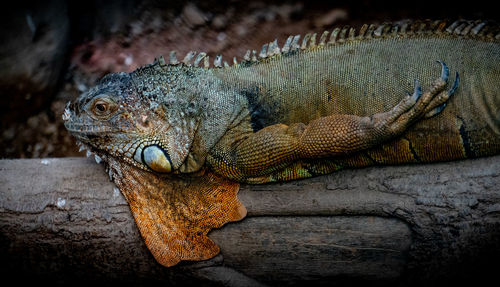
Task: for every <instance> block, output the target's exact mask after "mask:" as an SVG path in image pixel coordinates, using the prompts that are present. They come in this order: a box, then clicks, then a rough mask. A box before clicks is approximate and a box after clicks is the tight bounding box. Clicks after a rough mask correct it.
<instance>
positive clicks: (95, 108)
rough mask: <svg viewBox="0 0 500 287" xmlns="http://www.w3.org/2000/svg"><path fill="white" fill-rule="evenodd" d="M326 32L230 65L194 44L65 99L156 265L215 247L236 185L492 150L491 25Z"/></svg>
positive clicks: (496, 47) (494, 77)
mask: <svg viewBox="0 0 500 287" xmlns="http://www.w3.org/2000/svg"><path fill="white" fill-rule="evenodd" d="M331 35H332V37H331V38H328V37H327V36H328V35H326V34H323V35H322V36H321V38H320V40H319V42H318V41H316V36H315V35H312V36H311V35H306V37H305V41H304V42H303V44H302V45H300V43H298V41H295V40H294V38H290V39H289V41H287V43H285V45H284V46H283V47H282V48H281V49H280V48H279V47H278V46H277V44H276V42H273V43H271V44H269V45H265V46H264V48H263V50H262V51H261V53H259V59H257V57H256V54H257V53H254V54H253V55H252V53H248V54H247V55H246V56H245V61H244V62H242V63H240V64H235V65H233V66H231V67H226V68H221V67H220V66H222V62H221V61H220V58H217V59H216V60H215V62H214V65H215V66H216V67H217V68H207V67H206V68H200V67H197V64H199V63H200V62H202V61H205V60H206V59H208V58H207V57H205V55H204V54H199V55H198V56H197V57H196V59H194V54H188V55H187V57H186V58H185V59H184V61H183V63H178V61H177V59H176V58H175V57H174V56H171V59H170V64H166V63H165V61H164V60H163V58H160V60H159V61H157V62H155V63H154V64H152V65H149V66H146V67H143V68H140V69H138V70H137V71H135V72H133V73H130V74H125V73H120V74H112V75H108V76H106V77H104V78H103V79H102V80H101V81H100V82H99V83H98V85H97V86H96V87H94V88H92V89H91V90H89V91H88V92H87V93H85V94H84V95H82V96H81V97H80V98H79V99H78V100H77V101H75V102H74V103H72V104H70V105H69V106H68V108H67V109H66V111H65V114H64V115H63V118H64V119H65V125H66V127H67V128H68V130H69V131H70V132H71V133H72V134H73V135H74V136H75V137H76V138H77V139H78V141H79V143H80V144H81V145H82V146H83V147H86V148H89V149H91V150H92V151H93V152H95V153H96V154H97V155H98V156H99V158H101V159H103V160H104V162H105V163H106V165H107V167H108V171H109V174H110V177H111V178H112V179H113V180H114V182H115V183H116V184H117V186H118V187H119V188H120V190H121V191H122V193H123V194H124V195H125V197H126V198H127V201H128V202H129V204H130V207H131V210H132V213H133V215H134V217H135V220H136V222H137V224H138V226H139V229H140V231H141V234H142V236H143V237H144V239H145V242H146V244H147V246H148V248H149V249H150V250H151V252H152V253H153V255H154V256H155V258H156V259H157V260H158V261H159V262H160V263H161V264H163V265H165V266H172V265H175V264H177V263H178V262H179V261H180V260H203V259H207V258H211V257H213V256H215V254H217V253H218V252H219V249H218V247H217V246H216V245H215V244H214V243H213V242H212V241H211V240H210V239H209V238H208V237H207V236H206V234H207V233H208V231H209V230H210V229H212V228H216V227H220V226H222V225H223V224H225V223H227V222H230V221H235V220H240V219H242V218H243V217H244V216H245V214H246V210H245V208H244V207H243V205H242V204H241V203H240V202H239V201H238V199H237V198H236V193H237V191H238V187H239V184H238V182H249V183H264V182H273V181H285V180H293V179H299V178H306V177H311V176H315V175H318V174H325V173H329V172H332V171H335V170H338V169H341V168H345V167H362V166H367V165H373V164H396V163H412V162H417V163H418V162H433V161H445V160H454V159H462V158H468V157H479V156H488V155H493V154H497V153H499V152H500V97H498V91H499V88H500V68H499V67H498V63H499V62H500V61H499V60H500V43H499V40H498V38H499V36H498V35H499V34H498V27H497V26H488V25H484V24H482V23H480V22H456V23H453V24H451V25H446V24H445V23H444V22H439V21H438V22H429V23H410V24H408V23H406V24H405V23H402V24H399V25H393V26H391V25H382V26H378V27H375V26H363V28H361V29H360V31H359V32H358V34H357V35H356V33H355V31H354V30H347V29H344V30H334V31H333V32H332V33H331ZM193 59H194V63H195V65H194V66H193V65H191V62H192V60H193ZM436 61H439V63H440V64H441V72H440V73H439V69H438V68H439V65H438V64H437V63H436ZM207 63H208V62H207ZM448 66H449V67H450V68H448ZM450 69H451V74H452V75H456V76H455V79H454V81H450V80H449V75H450ZM416 80H418V81H416ZM419 81H420V82H421V83H422V84H420V83H419ZM412 89H413V93H412V94H411V95H407V93H406V91H407V90H412Z"/></svg>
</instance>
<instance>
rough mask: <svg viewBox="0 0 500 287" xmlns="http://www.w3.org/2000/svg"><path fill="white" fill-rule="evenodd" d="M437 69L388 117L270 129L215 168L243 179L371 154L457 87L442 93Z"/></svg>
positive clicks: (329, 119)
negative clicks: (303, 162) (304, 162)
mask: <svg viewBox="0 0 500 287" xmlns="http://www.w3.org/2000/svg"><path fill="white" fill-rule="evenodd" d="M440 63H441V65H442V71H441V76H440V77H439V78H438V79H436V80H435V81H434V83H433V84H432V85H431V87H430V89H429V90H428V91H427V92H425V93H423V94H422V91H421V87H420V85H419V83H418V81H416V82H415V90H414V92H413V95H408V97H406V98H404V99H403V100H401V102H399V103H398V104H397V105H396V106H395V107H394V108H392V109H391V110H390V111H388V112H383V113H378V114H374V115H372V116H369V117H360V116H355V115H331V116H326V117H321V118H318V119H316V120H314V121H311V122H310V123H309V124H308V125H305V124H302V123H298V124H293V125H289V126H288V125H284V124H276V125H272V126H269V127H266V128H264V129H262V130H260V131H258V132H256V133H254V134H252V135H250V136H249V137H247V138H246V139H245V140H242V141H240V142H239V143H238V144H237V145H234V146H232V147H231V148H232V150H231V152H230V154H229V155H225V156H223V157H224V159H223V161H222V163H221V162H219V164H216V165H215V169H216V170H217V169H219V170H220V168H222V169H223V172H224V174H227V175H230V176H231V177H233V178H235V179H243V178H248V177H255V176H261V175H265V174H268V173H270V172H273V171H276V170H279V169H281V168H283V167H285V166H287V165H288V164H290V163H291V162H293V161H295V160H298V159H309V158H320V157H334V156H338V155H345V154H349V153H353V152H357V151H360V150H364V149H368V148H371V147H373V146H375V145H378V144H381V143H383V142H385V141H388V140H390V139H392V138H394V137H397V136H398V135H401V134H402V133H403V132H404V131H405V130H406V129H408V127H410V126H411V125H412V124H413V123H415V122H416V121H418V120H420V119H422V118H426V117H430V116H433V115H435V114H437V113H439V112H440V111H441V110H442V109H443V108H444V105H445V103H446V101H447V100H448V99H449V97H450V96H451V95H452V94H453V93H454V91H455V90H456V88H457V86H458V80H459V79H458V74H457V79H456V81H455V83H454V85H453V87H452V88H451V89H450V90H449V91H445V87H446V85H447V82H448V76H449V71H448V68H447V67H446V65H445V64H444V63H442V62H440Z"/></svg>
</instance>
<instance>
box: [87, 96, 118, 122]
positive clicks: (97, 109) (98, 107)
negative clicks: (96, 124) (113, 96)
mask: <svg viewBox="0 0 500 287" xmlns="http://www.w3.org/2000/svg"><path fill="white" fill-rule="evenodd" d="M91 110H92V113H93V114H94V115H95V116H97V117H99V118H103V117H107V116H110V115H111V114H112V113H114V112H115V111H116V110H117V105H116V103H115V102H113V101H112V100H110V99H108V98H98V99H96V100H95V101H94V102H93V103H92V107H91Z"/></svg>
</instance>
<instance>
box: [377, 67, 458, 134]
mask: <svg viewBox="0 0 500 287" xmlns="http://www.w3.org/2000/svg"><path fill="white" fill-rule="evenodd" d="M438 63H440V64H441V76H440V77H439V78H438V79H436V80H435V81H434V82H433V83H432V84H431V87H430V89H429V91H427V92H425V93H422V88H421V86H420V83H419V82H418V81H417V80H415V89H414V91H413V94H412V95H410V94H408V97H406V98H405V99H403V100H401V102H399V103H398V104H397V105H396V106H395V107H394V108H392V110H390V111H389V112H387V113H381V114H375V115H373V117H372V120H373V121H374V125H375V127H376V128H377V129H378V130H383V131H386V132H388V133H389V134H392V135H396V134H400V133H402V132H403V131H405V130H406V129H407V128H408V127H409V126H410V125H411V124H412V123H414V122H416V121H417V120H419V119H422V118H430V117H432V116H435V115H437V114H439V113H440V112H441V111H442V110H443V109H444V108H445V107H446V102H447V101H448V99H449V98H450V97H451V96H452V95H453V94H454V93H455V91H456V90H457V88H458V85H459V83H460V78H459V75H458V72H457V73H456V78H455V82H454V83H453V85H452V87H451V88H450V89H449V90H446V86H447V84H448V78H449V75H450V71H449V69H448V67H447V66H446V64H445V63H444V62H442V61H438Z"/></svg>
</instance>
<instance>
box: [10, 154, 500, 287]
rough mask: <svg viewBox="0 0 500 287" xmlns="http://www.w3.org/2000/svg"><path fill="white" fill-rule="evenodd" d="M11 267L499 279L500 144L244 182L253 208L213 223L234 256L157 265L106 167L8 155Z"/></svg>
mask: <svg viewBox="0 0 500 287" xmlns="http://www.w3.org/2000/svg"><path fill="white" fill-rule="evenodd" d="M0 188H1V190H0V261H1V264H2V266H1V267H2V268H1V270H2V271H1V272H2V273H3V274H1V275H2V276H4V277H3V278H15V280H18V282H19V281H20V282H23V281H27V280H30V279H35V280H37V282H42V281H47V282H56V283H63V284H68V283H74V282H80V283H82V284H88V283H97V282H98V283H99V284H103V283H107V282H108V283H128V284H130V283H137V284H150V283H151V284H157V283H169V284H173V283H178V284H180V285H186V284H189V283H192V284H200V283H203V284H205V285H206V284H210V285H214V286H220V285H225V286H259V285H260V286H263V285H300V284H303V283H315V284H327V283H328V284H330V283H337V284H340V285H343V284H345V285H350V284H352V283H353V282H365V283H366V282H367V281H369V282H370V284H374V283H376V285H379V284H380V285H383V284H384V285H385V284H388V283H398V284H401V283H403V284H407V283H413V284H420V283H429V282H432V283H436V284H437V283H440V282H446V283H450V282H462V283H463V282H464V280H469V279H470V280H473V281H474V282H476V283H477V279H478V277H480V278H483V279H484V278H493V277H494V276H495V275H496V274H495V268H494V266H495V265H494V264H493V263H492V262H494V261H493V259H495V260H496V258H498V255H500V243H499V241H500V240H498V238H499V235H500V216H499V215H500V156H494V157H489V158H481V159H475V160H466V161H458V162H450V163H437V164H427V165H405V166H388V167H372V168H364V169H358V170H345V171H340V172H337V173H335V174H331V175H328V176H322V177H317V178H312V179H308V180H300V181H294V182H288V183H281V184H267V185H253V186H251V185H243V186H242V187H241V190H240V193H239V197H240V199H241V201H242V202H243V203H244V205H245V206H246V207H247V209H248V217H247V218H246V219H244V220H243V221H241V222H237V223H231V224H228V225H226V226H224V227H223V228H221V229H218V230H214V231H212V232H211V233H210V234H209V236H210V237H211V238H212V239H213V240H214V241H216V242H217V244H219V246H220V247H221V250H222V252H221V255H219V256H217V257H216V258H214V259H211V260H208V261H205V262H195V263H193V262H186V263H182V264H180V265H178V266H175V267H172V268H165V267H162V266H161V265H159V264H158V263H156V261H155V260H154V258H153V257H152V256H151V254H150V253H149V251H148V250H147V248H146V246H145V245H144V243H143V241H142V240H141V237H140V235H139V232H138V230H137V228H136V226H135V223H134V221H133V218H132V216H131V214H130V211H129V209H128V205H127V203H126V201H125V199H124V198H123V196H122V195H121V193H120V192H119V191H118V190H117V189H116V188H115V187H114V184H113V183H112V182H110V181H109V179H108V177H107V174H106V173H105V171H104V168H103V167H102V166H101V165H97V164H95V163H94V162H92V161H90V160H88V159H83V158H61V159H30V160H1V161H0Z"/></svg>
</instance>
